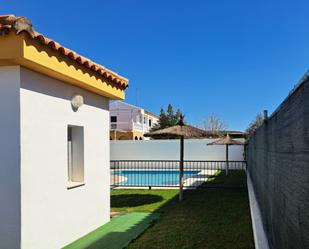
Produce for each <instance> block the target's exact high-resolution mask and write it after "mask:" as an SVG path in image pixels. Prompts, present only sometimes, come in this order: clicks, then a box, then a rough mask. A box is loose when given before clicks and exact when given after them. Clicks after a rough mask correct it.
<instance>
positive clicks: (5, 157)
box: [0, 67, 20, 249]
mask: <svg viewBox="0 0 309 249" xmlns="http://www.w3.org/2000/svg"><path fill="white" fill-rule="evenodd" d="M19 72H20V71H19V67H0V248H10V249H17V248H19V245H20V167H19V166H20V143H19V141H20V132H19V130H20V129H19V113H20V109H19V87H20V77H19V75H20V74H19Z"/></svg>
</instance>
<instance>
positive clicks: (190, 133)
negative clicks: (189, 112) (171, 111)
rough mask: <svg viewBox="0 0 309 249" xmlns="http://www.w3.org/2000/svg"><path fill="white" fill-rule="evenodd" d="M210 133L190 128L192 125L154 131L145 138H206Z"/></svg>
mask: <svg viewBox="0 0 309 249" xmlns="http://www.w3.org/2000/svg"><path fill="white" fill-rule="evenodd" d="M207 135H208V133H207V132H206V131H204V130H201V129H199V128H196V127H193V126H190V125H185V124H184V125H179V124H178V125H175V126H172V127H168V128H165V129H161V130H157V131H153V132H149V133H146V134H145V135H144V136H146V137H153V138H165V137H167V138H171V137H174V138H179V137H184V138H204V137H207Z"/></svg>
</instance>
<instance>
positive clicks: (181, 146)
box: [179, 136, 184, 201]
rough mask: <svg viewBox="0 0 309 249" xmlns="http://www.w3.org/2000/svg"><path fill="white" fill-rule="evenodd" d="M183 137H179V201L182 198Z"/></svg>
mask: <svg viewBox="0 0 309 249" xmlns="http://www.w3.org/2000/svg"><path fill="white" fill-rule="evenodd" d="M183 150H184V137H183V136H181V137H180V163H179V201H182V198H183V156H184V152H183Z"/></svg>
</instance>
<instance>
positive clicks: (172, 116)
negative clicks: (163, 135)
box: [152, 104, 181, 131]
mask: <svg viewBox="0 0 309 249" xmlns="http://www.w3.org/2000/svg"><path fill="white" fill-rule="evenodd" d="M180 115H181V111H180V110H179V109H178V110H177V111H176V113H174V109H173V106H172V105H171V104H169V105H168V107H167V110H166V112H165V111H164V109H163V108H161V110H160V118H159V121H158V123H157V124H155V126H154V127H153V128H152V131H155V130H159V129H164V128H167V127H171V126H174V125H177V123H178V122H179V120H180Z"/></svg>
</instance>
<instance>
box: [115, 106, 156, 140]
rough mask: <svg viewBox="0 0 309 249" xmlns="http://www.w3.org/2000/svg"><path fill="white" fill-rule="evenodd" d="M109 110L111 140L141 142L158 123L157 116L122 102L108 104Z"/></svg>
mask: <svg viewBox="0 0 309 249" xmlns="http://www.w3.org/2000/svg"><path fill="white" fill-rule="evenodd" d="M109 108H110V122H111V124H110V130H111V132H110V139H111V140H143V139H145V138H144V134H145V133H147V132H149V131H150V130H151V128H153V126H154V125H155V124H156V123H157V122H158V121H159V117H158V116H157V115H155V114H152V113H150V112H147V111H145V110H144V109H143V108H141V107H137V106H134V105H131V104H128V103H125V102H122V101H115V102H112V103H110V105H109Z"/></svg>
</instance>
